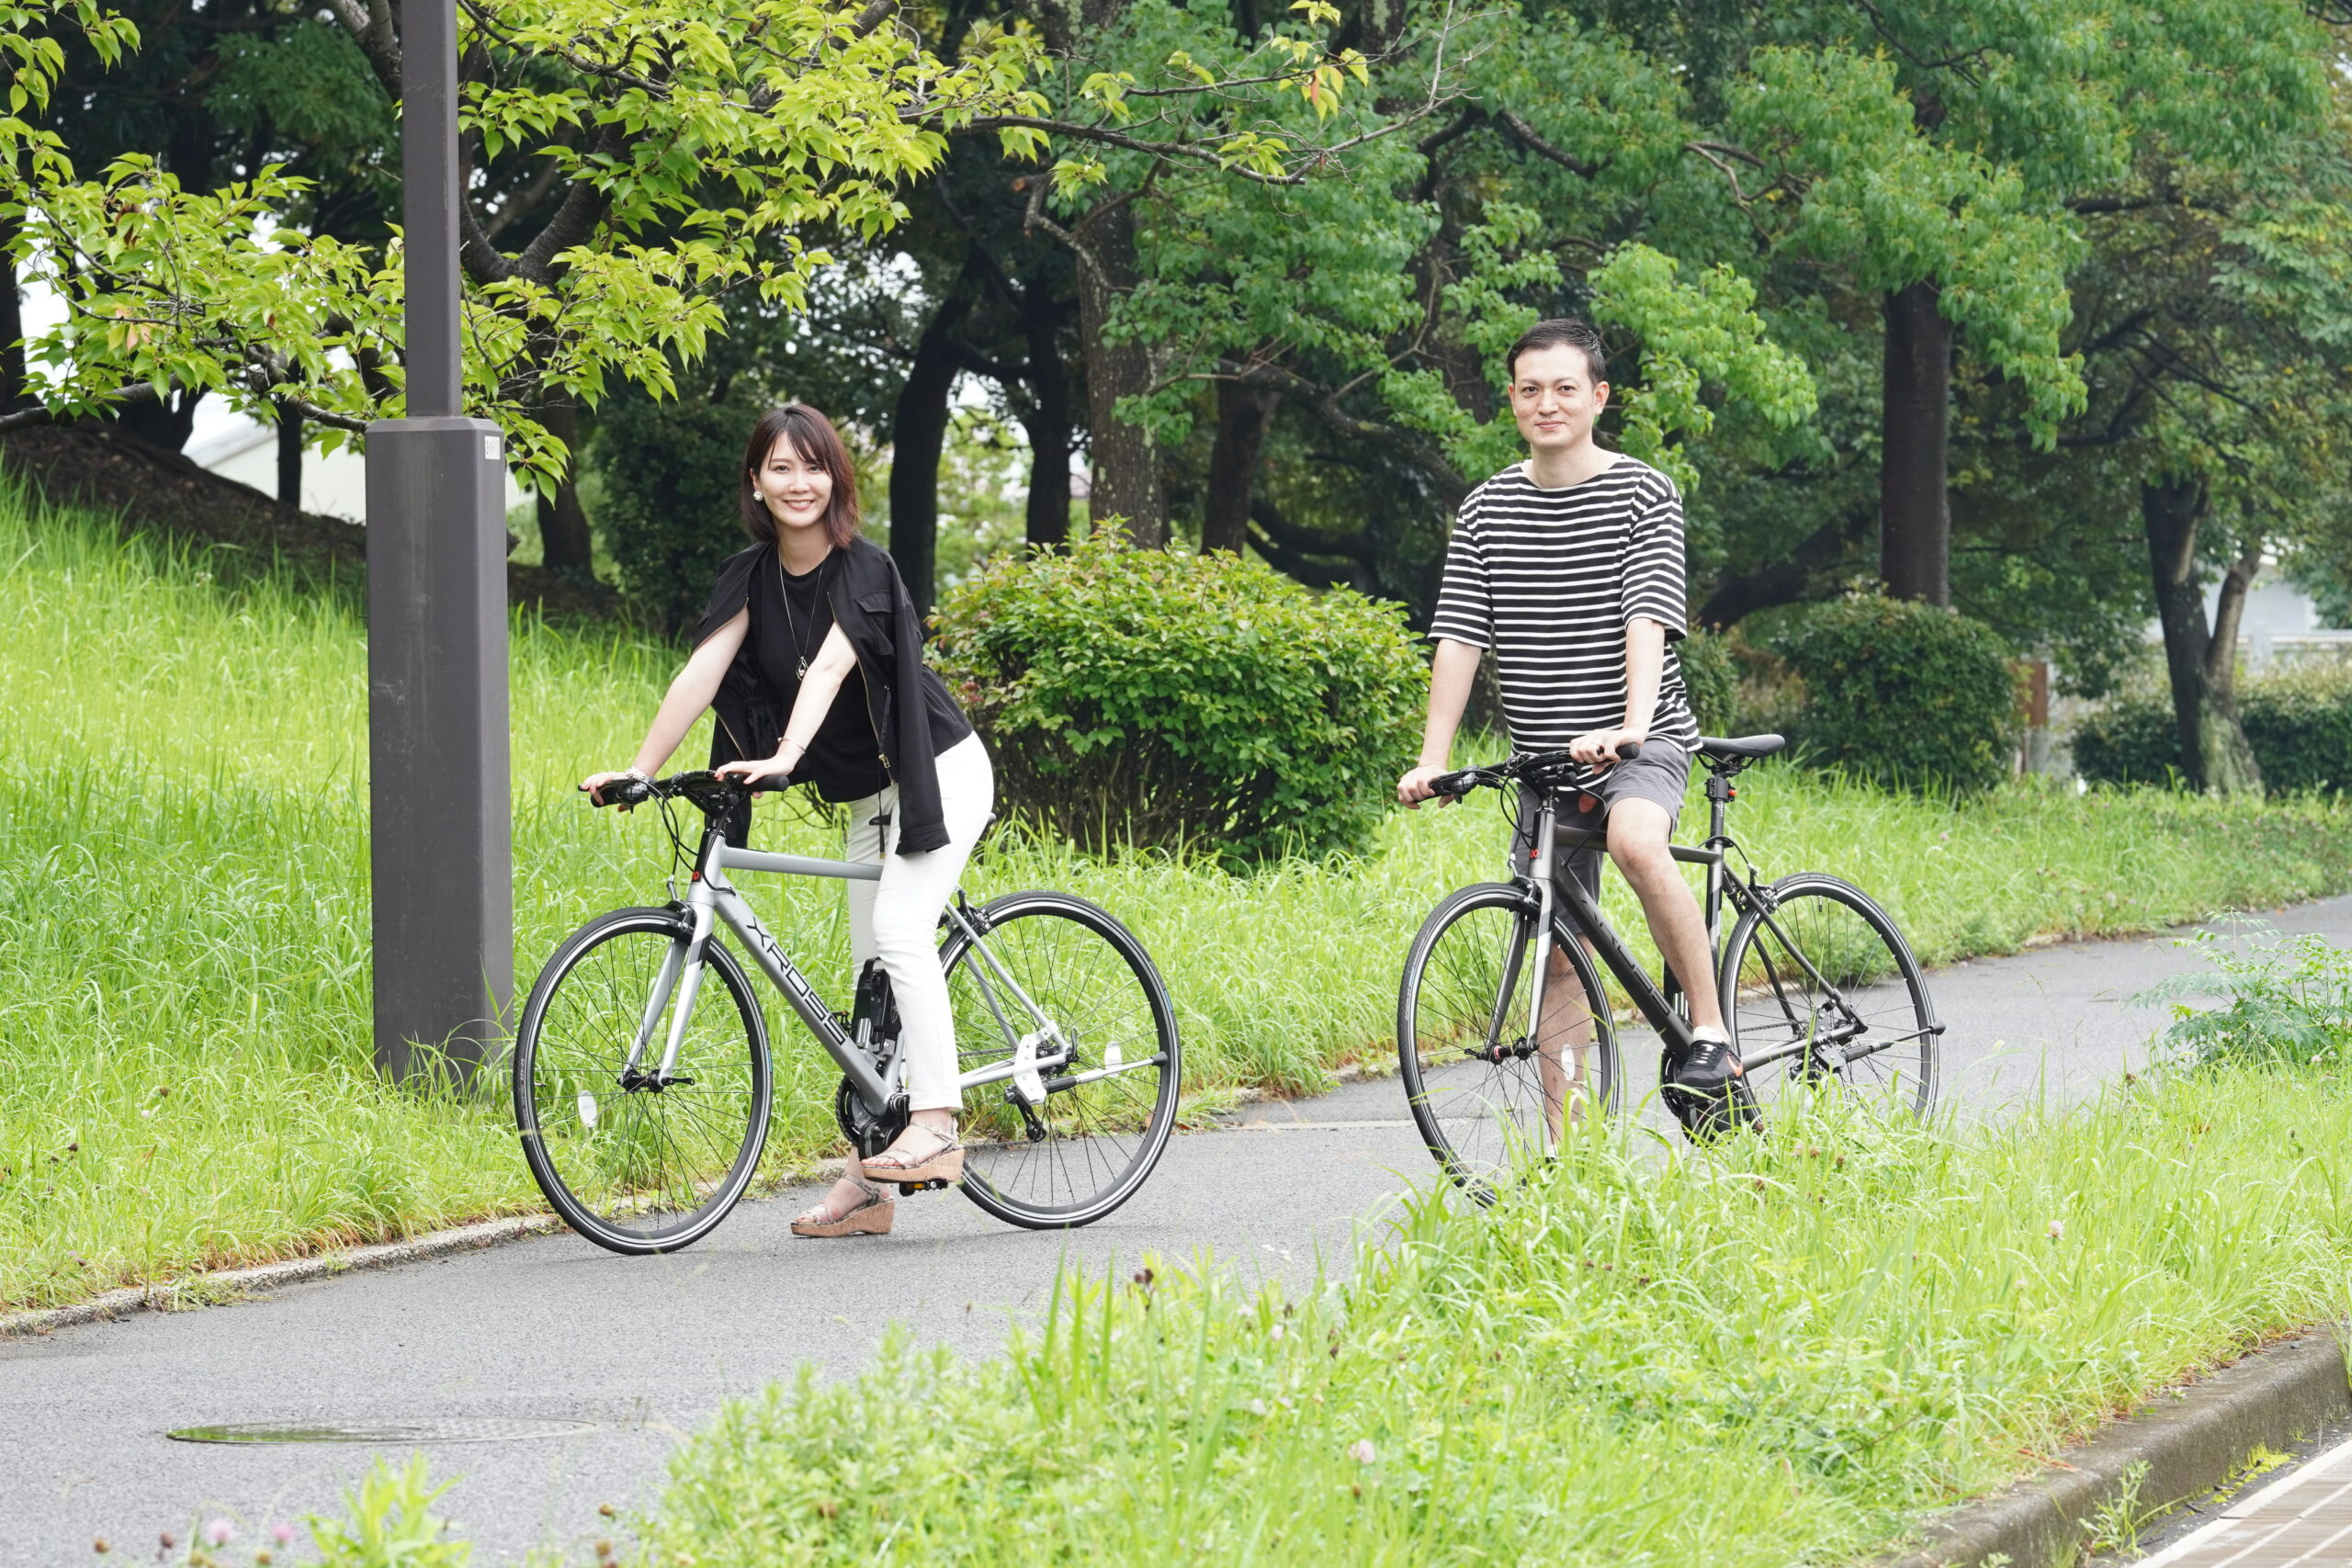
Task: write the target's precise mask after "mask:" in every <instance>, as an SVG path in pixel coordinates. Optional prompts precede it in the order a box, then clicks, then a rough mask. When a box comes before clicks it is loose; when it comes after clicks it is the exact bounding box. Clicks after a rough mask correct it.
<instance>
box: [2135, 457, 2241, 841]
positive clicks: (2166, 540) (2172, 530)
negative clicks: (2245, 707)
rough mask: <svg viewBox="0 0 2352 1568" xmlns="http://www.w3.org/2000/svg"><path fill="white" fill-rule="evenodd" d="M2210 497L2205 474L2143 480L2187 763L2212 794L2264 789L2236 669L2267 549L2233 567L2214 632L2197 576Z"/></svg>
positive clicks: (2159, 610)
mask: <svg viewBox="0 0 2352 1568" xmlns="http://www.w3.org/2000/svg"><path fill="white" fill-rule="evenodd" d="M2209 499H2210V498H2209V492H2208V491H2207V489H2206V485H2205V482H2204V481H2203V480H2202V479H2176V478H2172V477H2169V476H2167V477H2165V478H2164V479H2158V480H2155V481H2153V482H2148V483H2143V484H2142V485H2141V487H2140V515H2141V518H2142V520H2143V522H2144V523H2145V525H2146V527H2147V535H2148V561H2149V565H2150V567H2151V569H2152V571H2153V575H2154V586H2155V593H2156V620H2157V623H2158V625H2160V626H2162V627H2163V628H2164V637H2165V671H2166V673H2167V674H2168V675H2169V676H2170V677H2171V681H2172V709H2173V719H2174V722H2175V723H2176V724H2177V726H2178V728H2179V734H2180V761H2181V771H2182V772H2183V773H2186V774H2188V781H2189V783H2191V784H2194V785H2195V786H2196V787H2197V788H2199V789H2200V790H2203V791H2204V792H2205V793H2207V794H2209V795H2242V794H2259V793H2260V792H2261V789H2262V770H2261V769H2260V767H2258V766H2257V765H2256V762H2255V760H2254V748H2253V747H2251V746H2249V745H2247V744H2246V739H2245V726H2244V725H2242V724H2241V723H2239V721H2238V711H2237V681H2236V671H2237V641H2238V617H2239V615H2240V614H2241V613H2242V612H2243V610H2244V608H2245V591H2246V589H2247V587H2248V586H2249V585H2250V584H2251V583H2252V581H2253V579H2254V572H2255V570H2256V569H2257V568H2258V567H2259V566H2260V565H2261V563H2262V553H2261V548H2260V546H2259V545H2258V544H2257V545H2256V546H2255V547H2252V548H2250V549H2249V550H2248V551H2247V552H2246V557H2245V558H2240V559H2239V560H2238V561H2237V562H2236V563H2235V564H2234V565H2233V566H2232V567H2231V569H2230V571H2229V575H2228V576H2227V577H2225V578H2224V579H2223V580H2222V597H2221V601H2220V603H2219V604H2218V605H2217V606H2216V608H2217V609H2218V610H2219V612H2220V614H2219V625H2218V626H2215V627H2214V628H2213V629H2212V630H2211V632H2209V631H2208V630H2207V628H2206V622H2205V594H2204V591H2203V588H2202V586H2201V585H2200V584H2199V582H2198V581H2197V532H2198V528H2199V525H2201V524H2202V523H2203V522H2204V519H2205V512H2206V507H2207V504H2208V502H2209Z"/></svg>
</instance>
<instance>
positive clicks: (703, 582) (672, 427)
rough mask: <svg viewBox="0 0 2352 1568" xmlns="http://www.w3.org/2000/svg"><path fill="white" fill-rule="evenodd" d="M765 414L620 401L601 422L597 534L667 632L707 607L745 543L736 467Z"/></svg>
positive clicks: (630, 588) (594, 456)
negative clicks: (722, 571)
mask: <svg viewBox="0 0 2352 1568" xmlns="http://www.w3.org/2000/svg"><path fill="white" fill-rule="evenodd" d="M758 417H759V411H758V410H757V409H755V408H752V407H751V406H749V405H748V404H741V403H738V402H734V401H724V402H658V403H657V402H654V401H652V400H650V399H646V398H642V397H626V398H617V399H615V400H613V401H612V402H610V403H608V404H606V405H605V408H604V409H603V410H601V411H600V412H598V414H597V418H596V434H595V439H594V440H593V441H591V442H590V443H589V444H588V452H587V459H586V460H587V463H588V465H589V467H591V468H593V469H594V471H595V474H596V476H597V479H599V481H600V482H601V484H602V486H603V490H604V504H603V505H602V506H600V507H599V508H598V509H597V516H596V528H597V532H598V533H599V534H600V535H602V536H603V538H604V543H605V554H606V555H608V556H609V557H611V558H612V562H613V565H614V566H615V567H616V568H617V569H618V570H619V571H620V576H621V592H622V593H623V594H624V595H626V596H627V598H628V602H629V606H630V608H631V609H633V610H635V611H636V612H637V613H638V614H639V615H642V616H644V617H645V618H646V619H647V620H649V621H650V622H652V623H653V624H654V625H656V626H660V627H661V628H662V630H663V631H664V632H667V633H670V634H672V635H673V636H674V635H675V634H677V633H678V632H679V631H681V630H683V629H684V627H686V626H690V625H692V624H693V622H694V619H695V616H697V615H701V614H702V611H703V606H704V605H706V604H708V603H709V602H710V588H711V584H712V583H713V582H715V581H718V563H719V562H721V561H723V560H725V559H726V558H728V557H729V556H731V555H733V554H734V553H735V552H736V551H738V550H740V549H741V548H742V547H743V546H744V544H745V543H746V542H747V541H746V540H745V539H744V537H743V525H742V522H741V514H740V513H739V512H738V511H737V508H736V500H735V495H736V491H735V485H736V468H737V466H738V465H739V464H741V462H742V460H743V439H744V437H745V436H747V435H749V434H751V430H752V421H753V420H754V419H756V418H758Z"/></svg>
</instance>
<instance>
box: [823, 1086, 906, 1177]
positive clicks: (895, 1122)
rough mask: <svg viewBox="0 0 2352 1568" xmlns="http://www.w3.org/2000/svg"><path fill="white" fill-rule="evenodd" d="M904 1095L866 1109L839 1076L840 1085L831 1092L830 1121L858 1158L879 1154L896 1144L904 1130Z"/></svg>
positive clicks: (895, 1096)
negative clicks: (875, 1107)
mask: <svg viewBox="0 0 2352 1568" xmlns="http://www.w3.org/2000/svg"><path fill="white" fill-rule="evenodd" d="M907 1116H908V1111H907V1097H906V1096H905V1095H903V1094H894V1095H892V1096H891V1097H890V1103H889V1104H888V1105H886V1106H884V1107H883V1108H882V1110H881V1111H878V1112H876V1111H868V1110H867V1109H866V1108H865V1100H861V1099H859V1098H858V1093H857V1090H856V1089H853V1088H852V1087H851V1086H850V1081H849V1079H847V1078H843V1079H842V1084H841V1088H839V1089H835V1090H834V1091H833V1121H834V1122H835V1124H836V1125H838V1126H839V1127H840V1128H841V1130H842V1137H844V1138H847V1139H848V1140H849V1146H850V1147H852V1148H854V1149H855V1150H856V1151H857V1152H858V1155H859V1156H860V1157H861V1158H862V1157H865V1156H869V1155H878V1154H880V1153H881V1152H882V1151H883V1150H884V1149H887V1148H888V1147H889V1146H890V1145H892V1144H894V1143H896V1142H897V1141H898V1137H899V1134H901V1133H903V1132H905V1131H906V1130H907Z"/></svg>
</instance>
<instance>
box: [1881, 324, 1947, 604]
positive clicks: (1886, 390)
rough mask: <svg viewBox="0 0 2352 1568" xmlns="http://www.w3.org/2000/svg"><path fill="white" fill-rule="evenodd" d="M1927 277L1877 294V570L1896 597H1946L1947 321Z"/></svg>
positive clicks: (1936, 600)
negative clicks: (1880, 340) (1880, 307)
mask: <svg viewBox="0 0 2352 1568" xmlns="http://www.w3.org/2000/svg"><path fill="white" fill-rule="evenodd" d="M1938 293H1939V290H1938V289H1937V288H1936V285H1935V284H1934V283H1933V282H1920V283H1915V284H1913V285H1911V287H1910V288H1905V289H1903V290H1902V291H1900V292H1899V293H1894V294H1890V295H1888V296H1887V297H1886V299H1885V301H1884V310H1885V316H1886V368H1885V379H1884V381H1883V385H1882V388H1881V392H1882V397H1883V405H1882V406H1883V423H1882V426H1881V448H1880V457H1879V481H1878V495H1879V578H1880V581H1883V583H1885V585H1886V591H1887V592H1888V593H1890V594H1892V595H1893V596H1894V597H1895V598H1897V599H1924V600H1926V601H1927V602H1928V604H1951V495H1950V484H1949V468H1950V458H1951V322H1949V321H1945V320H1944V319H1943V317H1942V315H1941V314H1940V313H1939V311H1938V310H1937V309H1936V301H1937V297H1938Z"/></svg>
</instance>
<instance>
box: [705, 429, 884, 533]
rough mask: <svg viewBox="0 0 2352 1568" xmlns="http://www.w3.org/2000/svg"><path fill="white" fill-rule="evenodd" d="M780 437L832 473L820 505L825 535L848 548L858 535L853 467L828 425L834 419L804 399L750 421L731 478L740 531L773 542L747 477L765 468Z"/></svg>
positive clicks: (771, 521)
mask: <svg viewBox="0 0 2352 1568" xmlns="http://www.w3.org/2000/svg"><path fill="white" fill-rule="evenodd" d="M779 439H782V440H787V441H790V442H791V443H792V449H793V450H794V451H795V452H797V453H799V454H800V457H801V460H802V461H803V462H809V463H814V464H816V465H817V466H818V467H819V468H822V469H824V470H825V472H827V473H829V474H831V475H832V476H833V499H832V502H831V504H830V505H828V506H827V507H826V508H825V537H827V538H828V539H831V541H832V542H833V548H835V549H837V550H839V549H846V548H848V547H849V542H850V541H851V540H852V539H854V538H856V537H857V515H858V509H857V470H856V469H855V468H852V467H851V466H850V460H849V448H848V447H846V446H842V433H841V432H840V431H838V430H835V429H834V428H833V422H832V421H831V420H830V419H827V418H826V417H825V416H824V415H823V414H820V413H819V412H817V411H816V410H815V409H812V408H810V407H809V405H808V404H807V403H786V404H785V405H784V407H782V408H780V409H770V410H768V412H765V413H763V414H762V415H760V420H759V423H757V424H754V425H753V426H752V439H751V440H749V441H748V442H745V443H744V445H743V468H742V471H741V478H740V479H737V480H736V481H735V488H736V491H737V494H738V496H739V497H740V499H741V502H742V503H743V532H745V533H747V534H749V535H751V536H752V540H753V542H754V543H757V544H763V545H772V544H774V543H775V518H774V517H772V516H770V515H769V514H768V503H767V502H764V501H762V500H761V499H760V491H759V487H758V486H756V485H754V484H752V475H753V474H756V473H758V472H759V471H760V470H761V469H762V468H765V467H767V461H768V454H769V453H771V452H773V451H775V444H776V442H777V441H778V440H779Z"/></svg>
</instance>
